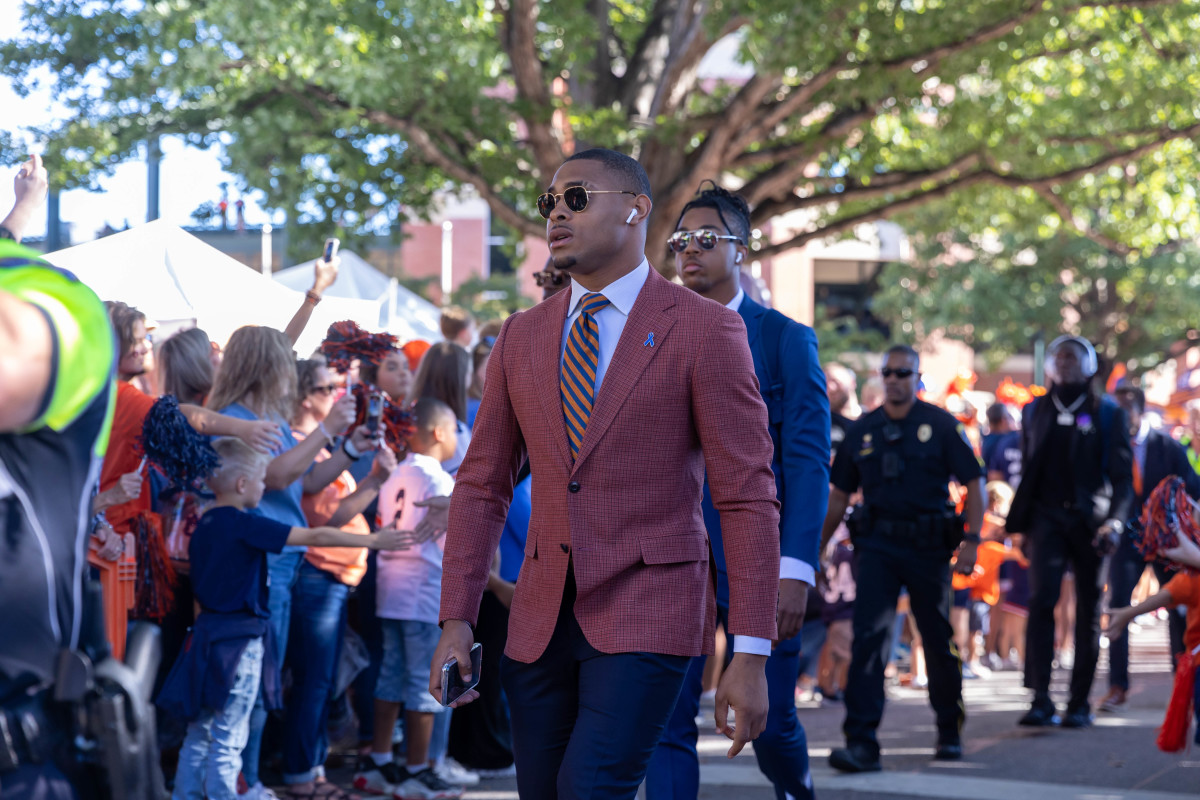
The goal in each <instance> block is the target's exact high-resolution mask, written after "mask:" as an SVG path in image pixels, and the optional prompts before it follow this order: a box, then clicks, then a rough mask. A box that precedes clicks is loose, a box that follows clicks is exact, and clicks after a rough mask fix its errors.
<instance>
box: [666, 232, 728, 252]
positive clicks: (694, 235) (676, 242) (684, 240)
mask: <svg viewBox="0 0 1200 800" xmlns="http://www.w3.org/2000/svg"><path fill="white" fill-rule="evenodd" d="M692 239H695V240H696V244H698V245H700V249H701V250H712V249H713V248H714V247H716V246H717V242H719V241H721V240H723V239H725V240H729V241H733V242H741V241H742V238H741V237H740V236H728V235H726V234H718V233H713V232H712V231H675V232H674V233H672V234H671V238H669V239H667V247H669V248H671V252H672V253H682V252H683V251H684V250H686V249H687V246H688V242H690V241H691V240H692Z"/></svg>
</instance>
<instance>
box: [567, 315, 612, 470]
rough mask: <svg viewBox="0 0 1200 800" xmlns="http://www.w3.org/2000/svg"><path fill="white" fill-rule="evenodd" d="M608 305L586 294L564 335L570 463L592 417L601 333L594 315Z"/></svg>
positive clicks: (580, 444)
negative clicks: (573, 321) (565, 341)
mask: <svg viewBox="0 0 1200 800" xmlns="http://www.w3.org/2000/svg"><path fill="white" fill-rule="evenodd" d="M607 305H608V298H607V297H605V296H604V295H602V294H596V293H595V292H588V293H587V294H585V295H584V296H583V300H582V301H581V302H580V304H579V308H580V312H579V318H578V319H576V320H575V324H574V325H572V326H571V331H570V333H568V334H567V348H566V351H565V352H564V353H563V362H562V376H561V377H560V378H559V383H560V385H561V387H562V403H563V416H564V417H565V418H566V421H567V441H568V442H569V443H570V445H571V460H572V461H574V460H575V458H576V457H577V456H578V455H579V448H580V447H582V446H583V432H584V431H585V430H587V424H588V417H590V416H591V415H592V401H593V400H594V399H595V396H596V365H597V364H598V363H599V362H600V331H599V328H598V327H597V326H596V316H595V315H596V313H597V312H599V311H600V309H602V308H604V307H605V306H607Z"/></svg>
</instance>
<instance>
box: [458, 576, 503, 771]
mask: <svg viewBox="0 0 1200 800" xmlns="http://www.w3.org/2000/svg"><path fill="white" fill-rule="evenodd" d="M475 641H477V642H479V643H480V644H481V645H482V646H483V660H482V662H481V665H480V668H479V699H478V700H476V701H475V702H474V703H468V704H467V705H465V706H463V707H462V708H456V709H454V715H453V716H452V717H450V747H449V753H450V755H451V756H452V757H453V758H454V760H456V761H457V762H458V763H460V764H462V765H463V766H464V767H467V768H469V769H487V770H492V769H504V768H506V767H509V766H512V763H513V754H512V727H511V724H510V722H509V717H508V701H507V700H506V699H505V697H504V691H503V689H502V688H501V686H500V659H501V657H502V656H503V655H504V646H505V644H506V643H507V642H508V609H507V608H505V606H504V604H503V603H501V602H500V601H499V600H498V599H497V598H496V595H494V594H492V593H491V592H484V593H483V602H482V603H480V605H479V621H478V623H477V624H476V625H475Z"/></svg>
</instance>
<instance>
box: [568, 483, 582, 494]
mask: <svg viewBox="0 0 1200 800" xmlns="http://www.w3.org/2000/svg"><path fill="white" fill-rule="evenodd" d="M567 491H568V492H570V493H571V494H574V493H575V492H578V491H579V481H571V482H570V483H568V484H567Z"/></svg>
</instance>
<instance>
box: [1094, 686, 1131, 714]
mask: <svg viewBox="0 0 1200 800" xmlns="http://www.w3.org/2000/svg"><path fill="white" fill-rule="evenodd" d="M1123 708H1125V690H1124V689H1122V688H1121V687H1120V686H1113V687H1112V688H1110V689H1109V690H1108V694H1106V695H1104V699H1103V700H1101V701H1100V710H1101V711H1107V712H1108V713H1110V714H1111V713H1112V712H1114V711H1120V710H1121V709H1123Z"/></svg>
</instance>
